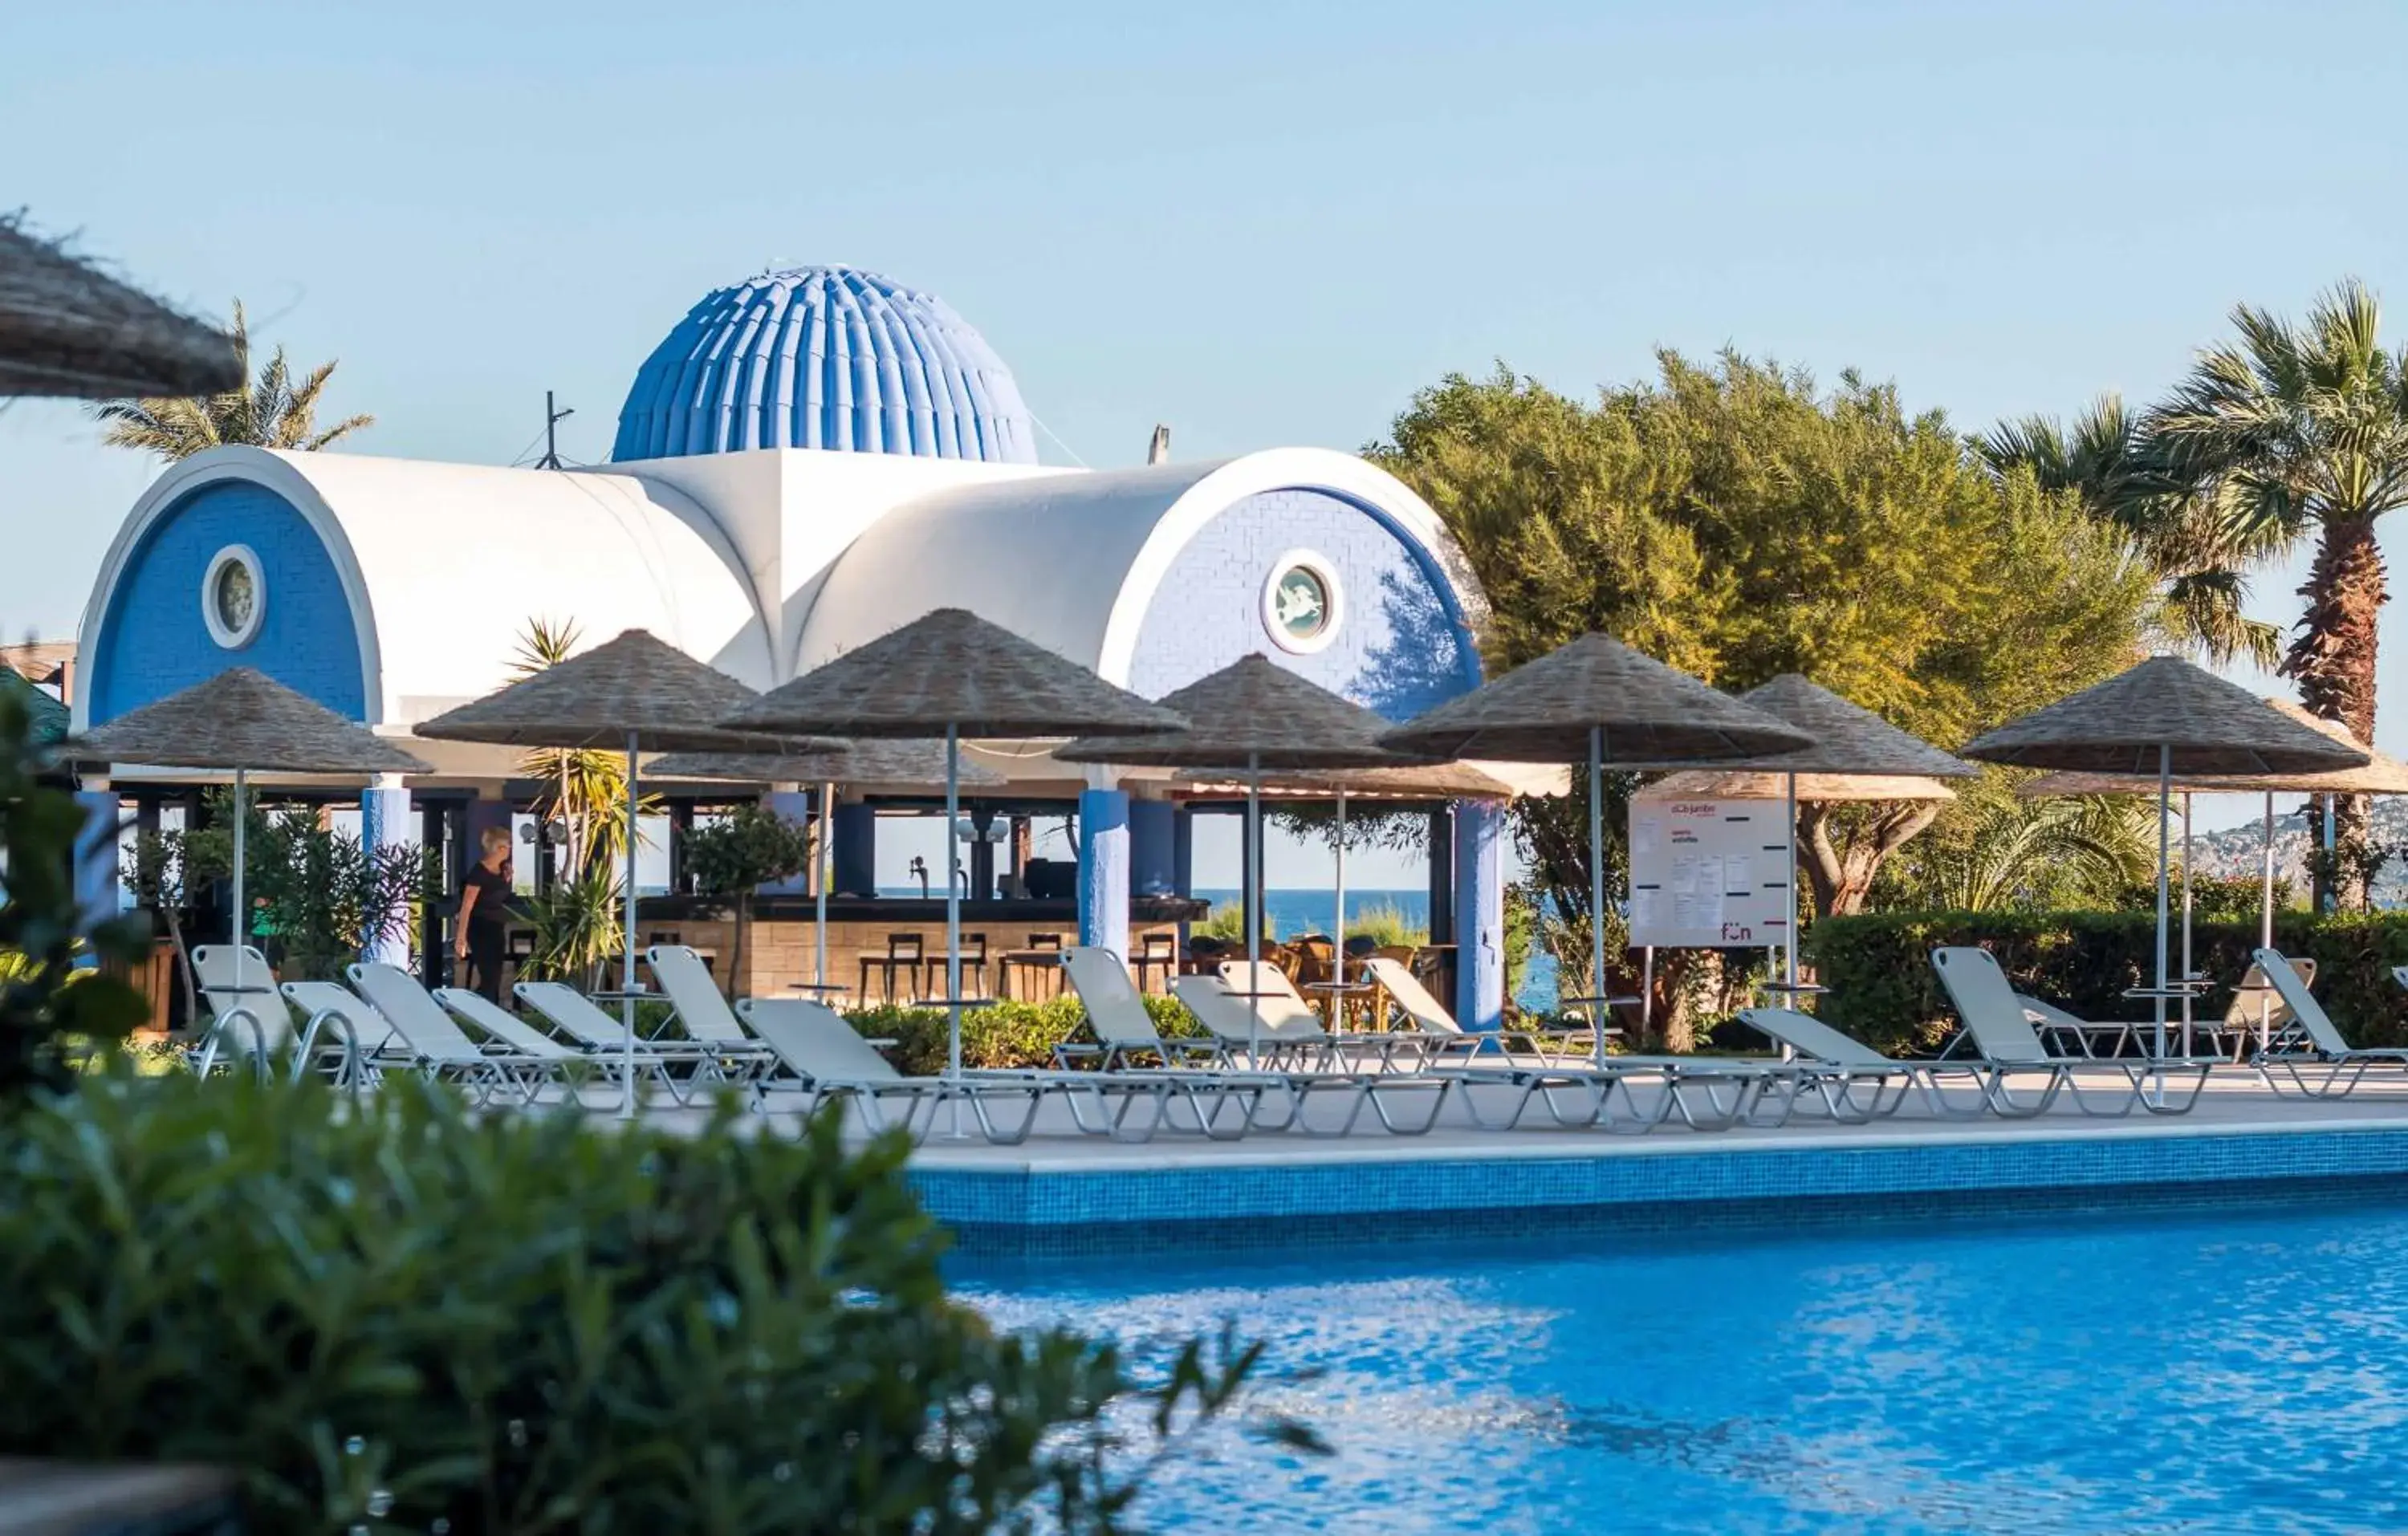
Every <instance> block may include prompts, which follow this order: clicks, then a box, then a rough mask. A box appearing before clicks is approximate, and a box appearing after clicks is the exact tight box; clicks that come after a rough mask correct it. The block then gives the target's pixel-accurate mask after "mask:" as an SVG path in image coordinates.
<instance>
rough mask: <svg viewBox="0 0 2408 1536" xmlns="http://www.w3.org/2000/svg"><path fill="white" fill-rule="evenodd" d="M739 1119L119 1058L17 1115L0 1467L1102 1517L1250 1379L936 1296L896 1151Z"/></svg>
mask: <svg viewBox="0 0 2408 1536" xmlns="http://www.w3.org/2000/svg"><path fill="white" fill-rule="evenodd" d="M734 1117H735V1112H734V1111H732V1110H730V1111H728V1112H726V1114H725V1115H724V1116H723V1118H722V1119H721V1121H720V1122H719V1123H717V1124H714V1125H713V1126H712V1127H710V1128H709V1129H707V1130H705V1131H704V1132H703V1133H701V1134H699V1135H677V1134H669V1133H666V1132H660V1131H654V1130H650V1129H645V1128H641V1127H607V1128H606V1127H589V1126H587V1125H585V1124H583V1123H581V1121H579V1120H578V1119H577V1118H575V1117H573V1116H568V1115H551V1116H547V1115H537V1114H476V1113H469V1112H468V1111H467V1110H466V1108H465V1107H464V1105H463V1104H462V1102H461V1101H460V1100H459V1099H458V1098H457V1097H456V1096H454V1095H452V1094H451V1093H450V1092H448V1091H447V1090H444V1089H441V1088H437V1087H432V1086H428V1085H424V1084H418V1083H415V1082H412V1081H409V1080H406V1079H400V1078H395V1079H392V1080H389V1081H388V1082H387V1083H386V1084H385V1085H384V1087H383V1088H382V1089H380V1091H379V1092H378V1093H376V1094H374V1095H371V1096H369V1097H367V1098H363V1099H360V1100H358V1101H356V1102H350V1101H345V1100H341V1099H338V1098H336V1097H335V1096H334V1095H333V1094H332V1093H331V1092H330V1091H329V1090H327V1089H325V1088H323V1087H322V1086H320V1085H318V1084H315V1083H314V1082H305V1083H304V1084H299V1085H297V1086H295V1085H287V1084H255V1083H252V1082H250V1081H249V1080H248V1079H246V1078H243V1077H239V1076H237V1077H233V1078H219V1079H215V1080H212V1081H208V1082H202V1081H200V1080H196V1079H193V1078H190V1077H183V1076H177V1077H170V1078H165V1079H153V1080H148V1081H141V1080H136V1079H135V1078H134V1077H132V1076H131V1075H130V1074H126V1073H122V1072H121V1073H117V1074H111V1075H108V1076H104V1077H97V1078H91V1079H87V1080H85V1084H84V1086H83V1087H82V1089H81V1090H80V1091H79V1092H78V1093H76V1094H73V1095H69V1096H64V1097H62V1098H56V1099H53V1100H49V1101H45V1102H42V1103H39V1104H36V1105H29V1106H28V1107H27V1108H26V1109H25V1111H24V1112H23V1113H21V1114H20V1115H19V1116H18V1117H16V1119H15V1120H14V1121H13V1122H12V1123H11V1125H10V1132H11V1143H12V1144H11V1146H10V1154H9V1159H8V1177H7V1180H6V1181H0V1307H5V1308H6V1320H5V1321H6V1326H5V1327H0V1455H8V1456H35V1457H70V1458H74V1459H78V1460H112V1459H129V1460H141V1461H194V1462H207V1463H215V1464H219V1465H222V1466H227V1467H231V1468H235V1469H238V1470H239V1471H241V1473H242V1474H243V1476H244V1477H245V1479H246V1481H247V1484H248V1487H249V1492H250V1495H251V1499H252V1500H253V1502H254V1504H255V1511H254V1519H253V1522H252V1524H251V1526H250V1527H248V1528H247V1529H252V1530H254V1531H259V1532H265V1533H270V1536H284V1533H305V1532H306V1533H312V1536H315V1533H319V1532H346V1531H356V1530H371V1531H379V1532H383V1531H400V1530H410V1531H428V1530H437V1531H444V1530H448V1531H451V1532H454V1533H458V1536H469V1533H502V1532H509V1533H514V1536H531V1533H535V1532H597V1533H598V1532H615V1533H627V1536H634V1533H652V1532H671V1531H674V1532H707V1533H712V1536H749V1533H754V1532H758V1533H762V1536H767V1533H769V1532H778V1533H781V1536H784V1533H788V1532H795V1531H837V1530H847V1531H864V1532H867V1531H912V1532H920V1531H932V1532H933V1531H943V1532H956V1531H958V1532H969V1531H984V1530H988V1529H996V1528H998V1527H1009V1526H1012V1525H1014V1524H1017V1523H1019V1522H1021V1521H1023V1520H1025V1519H1029V1518H1033V1517H1035V1516H1036V1515H1037V1514H1039V1512H1040V1511H1041V1513H1042V1516H1043V1523H1044V1524H1045V1525H1046V1526H1048V1527H1049V1528H1058V1529H1066V1530H1072V1531H1102V1530H1110V1529H1118V1527H1119V1524H1120V1521H1121V1519H1122V1517H1123V1515H1124V1514H1125V1505H1126V1500H1127V1499H1128V1497H1129V1495H1130V1493H1131V1491H1132V1484H1131V1481H1130V1479H1131V1478H1132V1477H1133V1476H1134V1475H1136V1473H1135V1471H1132V1468H1133V1467H1134V1468H1136V1469H1137V1470H1140V1471H1141V1470H1142V1469H1143V1467H1144V1466H1147V1465H1152V1464H1154V1463H1153V1457H1154V1453H1156V1452H1157V1451H1160V1450H1164V1449H1173V1448H1175V1441H1173V1442H1170V1443H1157V1442H1156V1440H1155V1437H1156V1436H1159V1435H1165V1434H1168V1433H1170V1432H1171V1431H1169V1430H1167V1429H1166V1428H1163V1426H1166V1425H1170V1426H1192V1425H1193V1424H1195V1423H1196V1422H1197V1421H1198V1420H1199V1418H1203V1417H1211V1416H1214V1415H1216V1414H1222V1413H1223V1412H1224V1410H1225V1409H1227V1408H1228V1407H1229V1405H1230V1404H1231V1402H1232V1393H1233V1391H1234V1389H1235V1388H1236V1386H1237V1385H1238V1384H1239V1383H1240V1381H1242V1380H1243V1379H1244V1377H1245V1375H1246V1373H1247V1371H1248V1370H1249V1369H1250V1368H1251V1367H1252V1365H1253V1364H1254V1354H1253V1352H1252V1351H1250V1350H1246V1349H1240V1348H1239V1347H1237V1346H1236V1345H1235V1344H1234V1343H1233V1342H1230V1341H1229V1340H1228V1339H1227V1338H1226V1337H1225V1338H1224V1339H1223V1340H1222V1341H1221V1342H1220V1345H1219V1348H1218V1350H1217V1351H1216V1349H1215V1348H1214V1346H1212V1345H1211V1344H1208V1343H1202V1342H1195V1343H1189V1344H1187V1345H1185V1346H1183V1348H1182V1347H1177V1346H1174V1349H1173V1352H1172V1356H1173V1357H1166V1360H1165V1361H1164V1362H1161V1363H1160V1365H1159V1366H1158V1368H1157V1369H1155V1370H1154V1384H1153V1385H1143V1386H1140V1385H1138V1384H1137V1383H1136V1381H1135V1380H1134V1378H1133V1373H1132V1368H1131V1367H1130V1366H1129V1365H1128V1364H1126V1363H1125V1361H1124V1359H1123V1357H1121V1355H1120V1354H1119V1353H1118V1352H1117V1350H1116V1349H1115V1348H1114V1347H1113V1346H1111V1345H1110V1344H1105V1343H1098V1342H1094V1341H1091V1340H1088V1339H1085V1338H1082V1337H1080V1336H1078V1335H1076V1334H1073V1333H1070V1332H1067V1331H1058V1330H1047V1331H1030V1332H1011V1333H998V1332H996V1331H994V1330H993V1329H992V1328H989V1327H988V1326H987V1325H986V1323H985V1322H984V1321H983V1319H982V1318H981V1317H980V1316H979V1315H978V1314H976V1313H972V1312H971V1311H969V1310H968V1309H966V1308H964V1307H961V1306H959V1305H957V1304H955V1303H953V1302H952V1301H950V1300H948V1299H947V1298H946V1295H945V1292H944V1286H943V1284H942V1282H941V1280H940V1277H939V1268H938V1265H939V1255H940V1254H941V1252H942V1251H943V1249H944V1246H945V1240H944V1237H943V1234H942V1232H941V1230H940V1228H939V1227H938V1226H937V1224H936V1223H935V1222H934V1221H932V1220H931V1219H930V1218H929V1217H928V1216H927V1215H926V1214H925V1213H924V1212H923V1211H922V1210H921V1209H920V1208H919V1206H918V1204H917V1203H916V1201H915V1200H914V1199H912V1197H911V1195H910V1192H909V1190H908V1188H907V1186H906V1184H905V1183H904V1181H903V1180H902V1178H901V1177H900V1173H899V1170H900V1168H901V1165H902V1163H903V1160H904V1156H905V1152H906V1149H905V1147H904V1146H903V1144H902V1143H901V1141H899V1140H897V1139H888V1140H885V1141H880V1142H878V1143H875V1144H873V1145H871V1146H870V1147H868V1148H867V1150H863V1151H848V1150H846V1149H845V1148H844V1147H843V1146H842V1145H840V1144H839V1141H838V1140H837V1138H836V1134H835V1128H834V1127H833V1125H832V1124H830V1123H826V1122H823V1123H821V1124H818V1125H815V1126H814V1127H812V1128H811V1129H810V1131H808V1132H807V1133H806V1134H805V1136H804V1137H803V1138H802V1140H801V1141H799V1142H796V1141H781V1140H777V1139H773V1138H768V1137H762V1136H756V1135H738V1134H734V1133H732V1131H731V1128H730V1124H729V1122H730V1120H732V1119H733V1118H734ZM1132 1399H1134V1401H1132ZM1124 1405H1125V1406H1124ZM1157 1414H1159V1415H1160V1416H1159V1417H1157ZM1108 1421H1109V1426H1110V1427H1108ZM1254 1428H1256V1429H1257V1430H1261V1431H1267V1432H1269V1433H1270V1434H1271V1435H1273V1436H1275V1437H1277V1438H1280V1439H1282V1440H1283V1441H1286V1442H1288V1443H1295V1444H1300V1445H1303V1446H1305V1447H1307V1448H1310V1447H1311V1446H1312V1445H1313V1444H1314V1443H1313V1442H1312V1439H1311V1436H1310V1432H1309V1431H1304V1430H1302V1429H1300V1428H1297V1427H1296V1426H1293V1425H1286V1424H1269V1425H1261V1424H1258V1425H1255V1426H1254ZM1179 1432H1181V1433H1183V1432H1184V1430H1181V1431H1179ZM1139 1435H1143V1436H1144V1437H1145V1443H1142V1444H1139V1443H1133V1442H1134V1441H1135V1439H1136V1437H1137V1436H1139Z"/></svg>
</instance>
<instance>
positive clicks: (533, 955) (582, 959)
mask: <svg viewBox="0 0 2408 1536" xmlns="http://www.w3.org/2000/svg"><path fill="white" fill-rule="evenodd" d="M523 906H524V908H525V911H526V918H527V922H528V924H529V925H530V926H532V927H533V928H534V929H535V946H534V948H533V949H532V950H531V951H530V952H529V954H528V955H527V959H526V966H525V973H526V977H527V979H528V980H529V981H565V982H570V983H576V984H577V985H579V986H581V987H582V988H584V989H585V990H587V991H591V990H593V988H594V985H595V981H596V979H597V978H598V977H599V976H600V974H601V969H602V966H603V964H604V962H606V961H608V960H609V958H610V957H611V956H612V955H617V954H618V953H619V949H620V945H621V943H622V941H623V940H624V937H625V936H624V933H623V932H622V931H621V926H622V925H621V911H620V906H619V883H618V881H617V880H616V879H614V878H613V876H612V871H611V869H610V868H609V866H608V865H597V866H595V868H590V869H588V870H586V871H585V872H584V873H582V874H581V875H578V876H576V877H575V878H574V879H569V880H557V881H554V882H552V886H551V888H550V889H548V890H544V891H539V892H538V893H537V894H535V895H534V896H531V897H523Z"/></svg>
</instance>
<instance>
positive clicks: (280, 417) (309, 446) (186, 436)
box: [92, 299, 376, 461]
mask: <svg viewBox="0 0 2408 1536" xmlns="http://www.w3.org/2000/svg"><path fill="white" fill-rule="evenodd" d="M230 334H231V335H232V337H233V338H234V352H235V357H236V360H237V361H238V363H239V365H240V366H241V369H242V376H243V377H244V378H245V379H250V378H251V331H250V327H249V325H248V324H247V323H246V322H245V321H244V319H243V312H242V301H241V300H240V299H236V300H235V305H234V325H233V327H232V330H231V333H230ZM334 374H335V365H334V364H333V363H321V364H319V365H318V366H316V367H314V368H312V369H310V370H309V371H308V373H307V374H306V375H304V376H303V377H302V379H301V380H300V381H299V382H298V383H295V382H294V380H293V370H292V366H291V365H290V364H288V363H286V362H285V360H284V349H283V348H282V347H281V346H279V347H278V348H277V349H276V352H275V353H274V355H272V356H271V357H269V358H268V360H267V366H265V367H264V368H262V369H260V370H259V378H258V380H256V381H255V382H253V383H251V385H250V386H249V387H247V388H243V389H232V390H228V391H226V392H225V393H224V394H223V395H163V396H159V397H156V398H150V399H141V400H103V401H100V402H98V403H97V404H95V405H93V408H92V413H93V417H94V418H95V419H96V420H98V421H100V422H102V423H105V425H106V430H105V431H103V432H102V434H101V440H102V441H104V442H106V443H108V445H109V446H111V447H113V448H138V449H141V450H142V451H143V452H149V453H156V454H158V455H159V456H160V457H161V458H163V459H167V460H171V461H172V460H176V459H184V458H190V457H191V456H192V455H193V454H194V453H197V452H201V451H202V450H203V449H205V448H216V447H219V446H220V445H222V444H225V443H248V444H251V446H253V447H257V448H287V449H299V450H301V451H303V452H316V451H317V450H319V449H321V448H323V447H325V446H326V445H327V444H328V443H331V442H334V441H335V440H336V439H337V438H346V437H349V436H350V435H351V434H352V433H354V432H356V431H358V430H359V429H360V428H362V427H364V426H372V425H374V424H375V423H376V418H375V417H373V416H366V415H361V416H346V417H345V418H343V419H342V420H341V421H339V422H337V423H335V424H334V425H332V426H330V427H325V428H323V429H321V428H320V427H319V425H318V396H319V395H322V394H323V393H324V391H325V388H326V380H329V379H331V378H333V377H334Z"/></svg>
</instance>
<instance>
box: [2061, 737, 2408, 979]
mask: <svg viewBox="0 0 2408 1536" xmlns="http://www.w3.org/2000/svg"><path fill="white" fill-rule="evenodd" d="M2265 702H2266V703H2267V704H2268V705H2269V706H2270V707H2271V708H2273V709H2275V710H2279V711H2282V712H2283V713H2284V714H2286V715H2288V716H2289V717H2290V718H2292V719H2293V720H2296V721H2298V722H2299V723H2300V725H2305V726H2307V727H2308V728H2309V729H2310V730H2312V731H2316V732H2319V733H2321V734H2323V735H2325V736H2329V737H2330V738H2331V739H2334V740H2335V741H2339V742H2342V743H2343V744H2345V745H2348V746H2352V747H2359V748H2364V749H2365V750H2366V753H2367V762H2366V766H2365V767H2364V768H2336V769H2332V770H2329V771H2327V772H2321V773H2291V774H2272V775H2258V774H2251V775H2248V776H2246V777H2243V778H2237V779H2191V778H2184V777H2182V776H2181V775H2179V774H2177V775H2176V776H2175V777H2174V781H2173V784H2172V788H2173V790H2174V791H2175V793H2177V794H2179V795H2181V796H2182V798H2183V808H2182V827H2183V832H2182V836H2183V897H2182V909H2183V910H2182V968H2183V974H2184V975H2186V976H2187V975H2188V974H2190V940H2191V889H2190V797H2192V796H2193V795H2194V794H2199V795H2222V794H2235V793H2251V794H2259V795H2263V796H2264V797H2266V801H2265V812H2264V823H2263V825H2264V846H2263V850H2262V854H2261V862H2260V866H2259V870H2258V898H2257V943H2258V947H2259V948H2261V949H2272V948H2273V947H2274V797H2275V796H2276V795H2278V794H2291V793H2297V794H2307V795H2408V763H2402V762H2401V761H2400V760H2399V759H2398V758H2396V757H2390V756H2386V754H2383V753H2380V752H2376V751H2374V750H2372V748H2368V747H2366V743H2364V742H2362V741H2360V740H2358V738H2357V737H2355V736H2352V735H2351V734H2350V730H2349V727H2348V726H2346V725H2343V724H2342V723H2341V722H2339V721H2337V720H2327V719H2325V718H2323V717H2322V716H2321V715H2315V714H2310V713H2309V712H2308V711H2306V710H2304V709H2301V708H2300V706H2299V705H2297V704H2294V703H2293V702H2291V701H2290V700H2289V699H2287V698H2273V697H2269V698H2267V699H2266V701H2265ZM2156 788H2157V781H2156V780H2154V779H2143V778H2138V777H2133V776H2128V775H2122V774H2113V773H2044V774H2042V775H2041V776H2040V777H2039V778H2037V779H2033V780H2031V781H2029V782H2026V783H2025V784H2023V785H2022V786H2021V787H2020V788H2018V789H2017V790H2016V791H2015V793H2016V794H2018V795H2021V796H2023V797H2026V798H2028V799H2042V798H2045V797H2052V796H2059V795H2144V794H2148V793H2151V792H2153V791H2154V790H2155V789H2156ZM2183 1016H2184V1021H2185V1023H2186V1024H2187V1023H2188V1021H2189V1017H2190V999H2188V998H2185V999H2184V1000H2183Z"/></svg>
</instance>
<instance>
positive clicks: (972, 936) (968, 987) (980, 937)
mask: <svg viewBox="0 0 2408 1536" xmlns="http://www.w3.org/2000/svg"><path fill="white" fill-rule="evenodd" d="M961 956H962V959H961V965H962V996H963V997H965V998H983V997H986V996H988V993H987V989H986V935H985V934H982V933H966V934H964V935H962V948H961ZM928 964H929V965H930V966H931V967H932V968H933V969H935V970H936V973H937V974H938V975H939V976H942V975H944V974H945V962H944V961H943V959H941V958H939V959H934V960H931V961H929V962H928Z"/></svg>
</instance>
